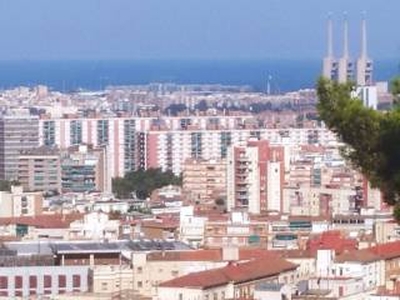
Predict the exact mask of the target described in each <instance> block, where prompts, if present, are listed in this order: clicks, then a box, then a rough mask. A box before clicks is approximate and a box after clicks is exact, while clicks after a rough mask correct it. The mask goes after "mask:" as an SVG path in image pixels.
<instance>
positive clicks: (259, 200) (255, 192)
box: [227, 140, 284, 214]
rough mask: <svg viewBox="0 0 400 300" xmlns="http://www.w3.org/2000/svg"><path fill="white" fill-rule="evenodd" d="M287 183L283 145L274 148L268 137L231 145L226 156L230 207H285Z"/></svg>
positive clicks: (252, 210) (250, 209) (251, 210)
mask: <svg viewBox="0 0 400 300" xmlns="http://www.w3.org/2000/svg"><path fill="white" fill-rule="evenodd" d="M283 184H284V150H283V147H279V146H275V147H271V146H270V144H269V142H268V141H266V140H250V141H248V143H247V144H246V145H244V146H232V147H230V149H229V153H228V157H227V209H228V211H232V210H237V209H239V210H245V211H248V212H249V213H254V214H258V213H260V212H261V211H277V212H281V210H282V188H283Z"/></svg>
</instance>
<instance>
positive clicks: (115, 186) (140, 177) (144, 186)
mask: <svg viewBox="0 0 400 300" xmlns="http://www.w3.org/2000/svg"><path fill="white" fill-rule="evenodd" d="M170 184H172V185H181V184H182V180H181V177H178V176H175V175H174V174H173V173H172V172H171V171H167V172H162V171H161V169H148V170H139V171H135V172H129V173H127V174H125V176H124V177H123V178H115V179H113V182H112V190H113V192H114V193H115V194H116V196H117V197H118V198H130V197H131V195H132V193H133V192H134V193H135V194H136V197H137V198H139V199H146V198H147V197H149V196H150V194H151V193H152V192H153V191H154V190H155V189H158V188H161V187H163V186H166V185H170Z"/></svg>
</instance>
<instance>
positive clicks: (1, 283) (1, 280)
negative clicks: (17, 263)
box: [0, 276, 8, 289]
mask: <svg viewBox="0 0 400 300" xmlns="http://www.w3.org/2000/svg"><path fill="white" fill-rule="evenodd" d="M7 287H8V278H7V276H0V289H7Z"/></svg>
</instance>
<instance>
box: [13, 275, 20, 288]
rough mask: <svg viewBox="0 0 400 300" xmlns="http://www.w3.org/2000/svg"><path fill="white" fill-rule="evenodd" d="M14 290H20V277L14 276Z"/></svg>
mask: <svg viewBox="0 0 400 300" xmlns="http://www.w3.org/2000/svg"><path fill="white" fill-rule="evenodd" d="M14 280H15V288H16V289H21V288H22V276H15V278H14Z"/></svg>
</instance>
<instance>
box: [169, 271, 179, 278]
mask: <svg viewBox="0 0 400 300" xmlns="http://www.w3.org/2000/svg"><path fill="white" fill-rule="evenodd" d="M171 275H172V276H174V277H176V276H178V275H179V272H178V271H177V270H173V271H171Z"/></svg>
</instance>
